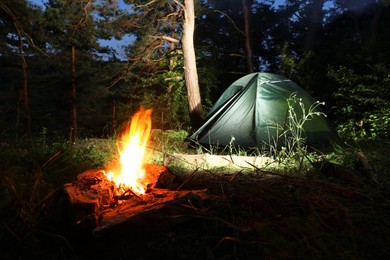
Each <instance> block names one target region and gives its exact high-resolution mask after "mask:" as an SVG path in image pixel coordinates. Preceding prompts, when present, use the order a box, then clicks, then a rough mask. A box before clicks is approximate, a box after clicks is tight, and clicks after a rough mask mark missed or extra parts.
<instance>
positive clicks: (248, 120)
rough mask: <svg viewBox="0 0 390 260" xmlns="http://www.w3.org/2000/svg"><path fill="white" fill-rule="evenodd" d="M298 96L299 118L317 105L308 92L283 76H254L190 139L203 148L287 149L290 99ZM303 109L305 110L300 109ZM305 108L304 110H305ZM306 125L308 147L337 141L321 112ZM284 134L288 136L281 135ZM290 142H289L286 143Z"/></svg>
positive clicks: (230, 91) (228, 93) (236, 86)
mask: <svg viewBox="0 0 390 260" xmlns="http://www.w3.org/2000/svg"><path fill="white" fill-rule="evenodd" d="M294 93H295V95H296V97H297V100H298V102H295V103H294V102H290V104H293V111H292V112H295V114H296V118H298V119H301V118H302V114H303V111H304V112H305V113H307V112H308V110H309V108H310V107H311V106H312V105H313V104H315V101H314V99H313V98H312V97H311V96H310V94H309V93H308V92H306V91H305V90H303V89H302V88H301V87H300V86H298V85H297V84H296V83H294V82H293V81H291V80H290V79H288V78H285V77H283V76H280V75H277V74H272V73H259V72H258V73H252V74H249V75H246V76H244V77H242V78H240V79H238V80H237V81H235V82H234V83H233V84H232V85H230V86H229V87H228V88H227V89H226V90H225V92H224V93H223V94H222V96H221V97H220V98H219V99H218V100H217V102H216V103H215V104H214V106H213V107H212V108H211V110H210V112H209V113H208V114H207V116H206V119H205V122H204V124H203V125H202V126H201V127H200V128H199V129H198V130H197V131H196V132H195V133H193V134H192V135H191V136H190V137H189V139H190V140H191V141H194V142H196V143H200V144H201V145H204V146H208V145H210V144H211V145H217V146H226V145H229V144H232V143H233V144H234V145H235V146H239V147H243V148H253V147H259V148H266V147H267V146H269V145H271V146H275V144H276V142H277V145H278V146H279V147H280V146H285V145H286V144H287V143H286V140H288V137H289V136H291V132H290V133H289V131H288V129H289V124H290V120H289V116H290V115H292V114H293V113H291V111H290V112H289V106H288V99H289V98H290V97H291V95H292V94H294ZM301 105H303V107H302V106H301ZM302 108H303V109H302ZM314 112H319V113H320V114H319V115H314V116H313V117H311V118H310V120H306V121H305V123H304V125H303V131H302V137H303V138H305V139H304V140H305V144H306V145H308V146H314V147H320V146H328V145H329V144H330V143H331V142H332V141H336V142H337V141H338V136H337V134H336V133H335V132H334V131H333V130H332V128H331V127H330V125H329V123H328V121H327V120H326V118H325V116H324V114H323V113H321V110H320V108H319V107H318V106H317V107H316V108H315V110H314ZM283 132H285V133H286V134H285V135H284V136H283V135H281V134H282V133H283ZM286 138H287V139H286Z"/></svg>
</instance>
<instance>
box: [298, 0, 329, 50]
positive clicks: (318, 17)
mask: <svg viewBox="0 0 390 260" xmlns="http://www.w3.org/2000/svg"><path fill="white" fill-rule="evenodd" d="M324 2H325V0H315V1H314V3H313V7H312V12H311V15H310V24H309V29H308V31H307V34H306V38H305V43H304V46H303V51H305V52H307V51H310V50H312V49H313V46H314V41H315V38H316V36H317V34H318V31H319V29H320V28H321V23H322V20H323V18H324V12H323V7H324Z"/></svg>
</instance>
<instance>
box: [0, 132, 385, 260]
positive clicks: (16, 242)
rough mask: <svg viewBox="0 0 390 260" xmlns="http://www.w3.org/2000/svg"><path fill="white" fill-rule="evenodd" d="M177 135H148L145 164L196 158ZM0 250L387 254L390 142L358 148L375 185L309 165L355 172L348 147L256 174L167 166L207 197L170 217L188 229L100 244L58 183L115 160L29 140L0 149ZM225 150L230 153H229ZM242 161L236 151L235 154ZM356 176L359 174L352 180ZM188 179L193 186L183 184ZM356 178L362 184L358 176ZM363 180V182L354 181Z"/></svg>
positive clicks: (45, 254)
mask: <svg viewBox="0 0 390 260" xmlns="http://www.w3.org/2000/svg"><path fill="white" fill-rule="evenodd" d="M185 136H186V133H185V132H169V131H168V132H155V133H154V135H153V137H152V142H151V148H153V149H151V151H152V156H151V157H150V158H151V159H150V160H151V161H150V162H153V163H158V164H162V163H164V159H165V158H166V157H167V156H173V155H174V153H194V151H189V150H188V149H187V146H186V144H185V143H184V142H183V140H184V138H185ZM1 145H2V146H1V149H0V160H1V161H0V170H1V173H0V174H1V190H0V192H1V196H0V216H1V225H0V240H1V241H0V242H1V243H0V244H1V255H2V259H14V258H21V259H23V258H28V259H31V258H39V259H46V258H51V259H90V258H93V257H95V258H99V259H102V258H103V259H116V258H118V259H119V258H122V259H123V258H131V259H138V258H143V259H149V258H159V259H161V258H175V259H180V258H182V259H184V258H185V259H206V258H223V259H231V258H241V259H242V258H243V259H253V258H255V259H262V258H302V259H306V258H332V259H333V258H337V259H351V258H369V259H382V258H384V257H386V256H388V255H390V252H389V248H390V221H389V219H390V199H389V198H390V196H389V195H390V171H389V169H390V160H389V158H388V157H387V156H386V155H387V154H390V143H389V142H387V143H386V142H378V143H367V144H365V145H364V146H362V147H360V148H359V149H360V150H363V152H364V153H365V154H366V156H367V157H368V159H369V161H370V163H371V165H372V167H373V168H374V170H375V172H376V173H377V174H378V178H379V183H378V185H372V184H369V183H368V182H364V183H363V185H360V186H359V185H356V184H355V183H351V182H348V181H346V180H345V179H342V178H337V177H335V176H330V177H329V176H324V175H322V174H321V173H319V172H318V171H315V170H314V169H313V168H312V164H311V161H314V160H318V159H323V158H326V159H328V160H331V161H332V162H336V163H340V164H343V165H344V166H347V167H349V168H353V164H354V152H355V151H354V149H352V148H350V149H341V150H339V151H338V152H333V153H330V154H306V155H305V157H304V159H303V160H302V156H300V157H294V156H292V157H287V158H283V159H281V160H276V161H270V163H268V164H266V165H265V166H264V167H253V168H251V169H249V170H248V169H247V170H245V171H244V170H243V169H242V167H224V168H220V167H208V168H202V167H195V168H194V167H192V166H191V167H190V166H189V165H186V163H185V162H183V161H181V163H172V162H171V164H169V166H168V167H169V169H170V170H171V171H172V172H173V173H175V174H176V175H177V176H178V178H179V179H180V180H181V181H183V182H184V181H186V184H185V186H184V187H183V189H201V188H207V189H208V194H209V195H210V199H209V200H207V201H204V202H202V203H200V204H197V205H193V204H185V205H182V206H178V207H177V208H176V209H175V211H174V212H175V215H172V216H169V217H178V216H179V215H185V216H186V217H187V219H188V220H189V221H186V222H182V223H179V224H177V225H174V226H169V227H162V228H161V230H156V231H153V232H148V233H147V234H138V233H136V234H134V233H132V231H131V230H129V234H128V235H127V236H120V237H114V238H110V239H106V238H104V237H94V236H92V235H91V234H90V233H89V232H86V231H85V230H80V229H75V228H74V225H72V224H71V223H68V222H66V212H67V211H66V208H64V206H63V205H64V204H63V202H64V199H65V198H64V197H63V193H62V189H63V185H64V183H68V182H72V181H74V180H75V179H76V176H77V174H79V173H81V172H83V171H85V170H87V169H92V168H99V167H102V166H104V165H105V164H106V163H109V162H110V161H111V160H113V159H114V158H115V155H116V152H117V151H116V148H115V141H113V140H107V139H88V140H80V141H79V142H77V143H76V144H74V146H73V148H71V149H70V148H69V146H68V144H67V143H66V142H63V143H61V142H57V143H55V142H49V141H48V140H45V142H42V140H37V142H36V143H35V144H34V145H31V146H29V145H26V146H21V145H18V146H16V145H12V144H9V145H8V144H5V143H2V144H1ZM227 150H229V149H227ZM240 154H244V152H240ZM357 174H358V173H357ZM190 175H191V178H189V176H190ZM359 178H360V177H359ZM361 178H362V179H363V177H361Z"/></svg>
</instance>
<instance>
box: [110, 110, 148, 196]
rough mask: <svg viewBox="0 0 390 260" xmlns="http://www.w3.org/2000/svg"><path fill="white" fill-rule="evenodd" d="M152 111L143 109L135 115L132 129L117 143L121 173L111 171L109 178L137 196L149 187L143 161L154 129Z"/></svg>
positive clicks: (128, 129) (120, 187)
mask: <svg viewBox="0 0 390 260" xmlns="http://www.w3.org/2000/svg"><path fill="white" fill-rule="evenodd" d="M151 114H152V109H147V110H145V109H144V108H143V107H140V109H139V110H138V111H137V112H136V113H135V114H134V115H133V117H132V119H131V124H130V127H127V129H125V131H124V132H123V133H122V136H121V140H120V141H119V142H118V143H117V147H118V150H119V154H120V166H121V171H120V173H119V174H117V173H113V172H112V171H110V172H109V173H108V174H107V178H108V179H109V180H110V181H113V182H114V183H115V184H116V186H117V188H118V189H123V191H126V190H127V189H131V191H133V192H135V193H137V194H144V193H145V189H146V187H147V185H148V183H147V180H146V176H145V170H144V168H143V160H144V156H145V152H146V145H147V143H148V140H149V136H150V133H151V128H152V120H151Z"/></svg>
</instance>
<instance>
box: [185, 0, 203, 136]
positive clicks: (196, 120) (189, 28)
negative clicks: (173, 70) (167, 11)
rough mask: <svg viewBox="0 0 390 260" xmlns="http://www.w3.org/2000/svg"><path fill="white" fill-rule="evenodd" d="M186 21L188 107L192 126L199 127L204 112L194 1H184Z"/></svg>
mask: <svg viewBox="0 0 390 260" xmlns="http://www.w3.org/2000/svg"><path fill="white" fill-rule="evenodd" d="M184 7H185V9H184V22H183V38H182V48H183V56H184V77H185V82H186V88H187V96H188V108H189V113H190V120H191V126H192V127H193V128H194V129H197V128H198V127H200V126H201V124H202V123H203V120H204V113H203V108H202V102H201V97H200V90H199V83H198V72H197V68H196V56H195V49H194V30H195V10H194V1H193V0H185V1H184Z"/></svg>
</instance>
